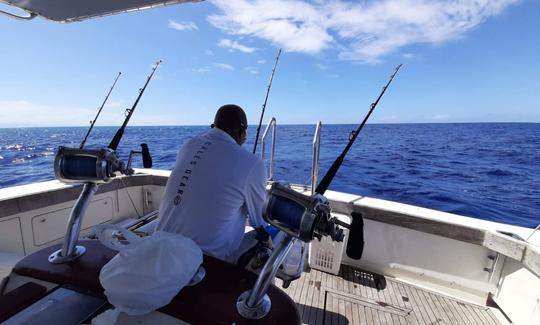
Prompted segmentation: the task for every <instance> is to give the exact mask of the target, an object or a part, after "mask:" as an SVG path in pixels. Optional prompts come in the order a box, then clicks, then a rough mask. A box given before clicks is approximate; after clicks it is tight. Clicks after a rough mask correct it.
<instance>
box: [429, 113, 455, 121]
mask: <svg viewBox="0 0 540 325" xmlns="http://www.w3.org/2000/svg"><path fill="white" fill-rule="evenodd" d="M449 118H450V115H448V114H439V115H435V116H432V117H431V119H432V120H435V121H442V120H448V119H449Z"/></svg>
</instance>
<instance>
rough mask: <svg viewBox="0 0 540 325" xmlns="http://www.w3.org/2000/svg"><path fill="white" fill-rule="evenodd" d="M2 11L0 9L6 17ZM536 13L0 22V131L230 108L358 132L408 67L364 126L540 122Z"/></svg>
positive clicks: (181, 120) (407, 2) (374, 10)
mask: <svg viewBox="0 0 540 325" xmlns="http://www.w3.org/2000/svg"><path fill="white" fill-rule="evenodd" d="M3 8H5V6H3ZM538 13H540V2H539V1H535V0H521V1H518V0H489V1H488V0H462V1H428V0H399V1H398V0H381V1H367V2H366V1H360V2H353V1H345V0H334V1H315V2H308V1H296V0H295V1H287V2H282V1H247V0H234V1H222V0H213V1H208V2H202V3H194V4H186V5H176V6H167V7H163V8H156V9H151V10H145V11H140V12H134V13H128V14H122V15H114V16H107V17H102V18H96V19H91V20H87V21H83V22H78V23H70V24H60V23H55V22H50V21H47V20H44V19H40V18H36V19H34V20H33V21H17V20H13V19H9V18H7V17H4V16H0V40H1V42H0V64H1V66H2V70H1V71H2V86H1V87H0V127H18V126H66V125H73V126H76V125H88V121H89V120H91V119H92V118H93V117H94V115H95V112H96V110H97V108H98V107H99V105H100V104H101V101H102V100H103V98H104V97H105V95H106V93H107V91H108V90H109V88H110V86H111V84H112V82H113V80H114V78H115V76H116V74H117V73H118V71H122V73H123V75H122V77H121V78H120V80H119V82H118V84H117V87H116V88H115V90H114V91H113V93H112V95H111V97H110V99H109V103H108V105H107V106H106V107H105V109H104V111H103V113H102V117H101V118H100V120H99V121H98V125H119V124H121V122H122V119H123V111H124V109H125V108H128V107H130V106H131V104H132V102H133V100H134V99H135V97H136V95H137V90H138V89H139V88H140V87H141V86H142V84H143V83H144V81H145V78H146V76H147V75H148V74H149V73H150V70H151V66H152V65H153V63H154V62H155V61H156V60H157V59H162V60H163V64H162V66H161V67H160V68H159V69H158V72H157V73H156V78H155V79H154V80H153V81H152V82H151V84H150V85H149V87H148V89H147V92H146V94H145V95H144V97H143V99H142V100H141V102H140V104H139V106H138V108H137V111H136V112H135V114H134V116H133V119H132V123H131V124H132V125H199V124H209V123H210V122H211V120H212V118H213V114H214V112H215V110H216V109H217V107H219V106H220V105H222V104H225V103H236V104H239V105H241V106H243V107H244V108H245V110H246V111H247V113H248V120H249V122H250V123H251V124H254V123H255V122H256V121H258V118H259V114H260V108H261V105H262V102H263V100H264V95H265V91H266V86H267V83H268V79H269V76H270V72H271V68H272V65H273V61H274V58H275V55H276V52H277V49H278V48H280V47H281V48H283V50H284V52H283V54H282V56H281V59H280V62H279V66H278V68H277V72H276V76H275V79H274V84H273V86H272V91H271V94H270V98H269V102H268V106H267V115H266V116H267V120H268V119H270V117H271V116H275V117H276V118H277V120H278V123H280V124H314V123H315V122H316V121H317V120H322V121H323V123H357V122H360V121H361V119H362V118H363V116H364V114H365V113H366V112H367V109H368V107H369V104H370V103H371V101H373V100H374V98H376V96H377V95H378V93H379V91H380V89H381V87H382V86H383V85H384V84H385V83H386V81H387V80H388V77H389V75H390V74H391V73H392V71H393V69H394V67H395V66H396V65H397V64H399V63H403V64H404V67H403V69H402V71H401V72H400V74H399V75H398V76H397V78H396V79H395V82H394V83H393V84H392V86H391V88H390V89H389V91H388V92H387V94H386V95H385V97H384V98H383V100H382V101H381V103H380V106H379V107H378V109H377V111H376V112H375V113H374V114H373V116H372V119H371V122H372V123H409V122H422V123H423V122H540V78H539V75H540V64H539V59H540V37H539V35H540V20H539V19H538Z"/></svg>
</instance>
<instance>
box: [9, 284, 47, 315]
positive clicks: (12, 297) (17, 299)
mask: <svg viewBox="0 0 540 325" xmlns="http://www.w3.org/2000/svg"><path fill="white" fill-rule="evenodd" d="M46 292H47V288H45V287H44V286H42V285H39V284H37V283H34V282H27V283H25V284H23V285H22V286H20V287H18V288H16V289H14V290H11V291H10V292H8V293H6V294H4V295H0V306H2V308H0V323H1V322H3V321H5V320H7V319H8V318H10V317H11V316H13V315H15V314H16V313H18V312H19V311H21V310H23V309H24V308H26V307H28V306H30V305H31V304H33V303H34V302H36V301H37V300H39V299H40V298H41V297H43V295H44V294H45V293H46Z"/></svg>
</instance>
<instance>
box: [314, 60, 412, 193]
mask: <svg viewBox="0 0 540 325" xmlns="http://www.w3.org/2000/svg"><path fill="white" fill-rule="evenodd" d="M401 66H402V64H400V65H398V66H397V67H396V71H394V73H393V74H392V75H391V76H390V80H388V83H387V84H386V85H385V86H384V87H383V89H382V91H381V93H380V94H379V97H378V98H377V100H376V101H375V102H374V103H372V104H371V106H370V109H369V112H368V114H367V115H366V117H365V118H364V120H363V121H362V123H361V124H360V126H358V129H356V131H353V132H352V134H351V137H350V138H349V143H347V146H345V149H343V152H342V153H341V155H339V156H338V157H337V158H336V160H335V161H334V163H333V164H332V166H331V167H330V169H328V171H327V172H326V174H325V175H324V177H323V179H322V181H321V182H320V183H319V185H318V186H317V188H316V189H315V192H316V193H319V194H321V195H322V194H324V192H326V190H327V189H328V187H329V186H330V183H331V182H332V180H333V179H334V177H335V176H336V173H337V171H338V169H339V167H341V164H342V163H343V160H344V159H345V156H346V155H347V152H349V149H350V148H351V146H352V145H353V143H354V141H355V140H356V138H357V137H358V134H359V133H360V131H361V130H362V128H363V127H364V125H365V124H366V122H367V120H368V118H369V116H370V115H371V113H372V112H373V110H374V109H375V107H376V106H377V104H378V103H379V100H380V99H381V97H382V96H383V95H384V93H385V92H386V89H387V88H388V86H389V85H390V83H391V82H392V80H394V77H395V76H396V74H397V73H398V71H399V68H401Z"/></svg>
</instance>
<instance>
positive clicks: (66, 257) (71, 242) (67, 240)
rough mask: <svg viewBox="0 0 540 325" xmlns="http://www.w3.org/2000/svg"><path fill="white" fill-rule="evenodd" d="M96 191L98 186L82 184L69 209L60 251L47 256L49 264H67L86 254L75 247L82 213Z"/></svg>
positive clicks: (81, 248) (83, 250) (81, 247)
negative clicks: (77, 196) (76, 197)
mask: <svg viewBox="0 0 540 325" xmlns="http://www.w3.org/2000/svg"><path fill="white" fill-rule="evenodd" d="M97 189H98V185H97V184H95V183H84V187H83V190H82V192H81V194H80V195H79V198H78V199H77V202H75V205H74V206H73V208H72V209H71V213H70V215H69V220H68V225H67V229H66V235H65V236H64V242H63V244H62V249H59V250H57V251H55V252H54V253H52V254H51V255H50V256H49V262H51V263H53V264H60V263H67V262H70V261H73V260H75V259H77V258H78V257H80V256H81V255H83V254H84V253H85V252H86V248H84V246H76V244H77V240H78V238H79V233H80V230H81V223H82V219H83V216H84V213H85V211H86V209H87V208H88V204H90V201H91V200H92V197H93V196H94V194H95V193H96V191H97Z"/></svg>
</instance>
